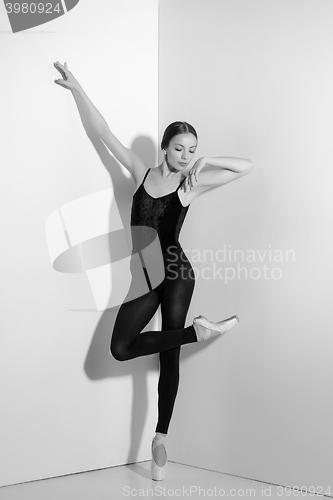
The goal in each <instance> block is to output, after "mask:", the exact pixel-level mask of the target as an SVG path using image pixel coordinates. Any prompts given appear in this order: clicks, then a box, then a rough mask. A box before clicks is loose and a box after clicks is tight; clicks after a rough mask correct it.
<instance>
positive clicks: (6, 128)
mask: <svg viewBox="0 0 333 500" xmlns="http://www.w3.org/2000/svg"><path fill="white" fill-rule="evenodd" d="M0 18H1V25H0V31H1V33H0V60H1V68H2V71H1V92H0V109H1V117H2V119H1V123H0V127H1V129H0V133H1V173H2V175H1V179H2V180H1V183H0V189H1V205H2V217H1V220H2V224H1V241H2V246H1V254H2V259H1V288H2V293H1V336H0V342H1V347H0V358H1V359H0V370H1V373H0V379H1V412H0V442H1V446H0V471H1V473H0V485H8V484H13V483H17V482H22V481H28V480H34V479H39V478H45V477H52V476H57V475H61V474H67V473H72V472H77V471H82V470H89V469H94V468H102V467H108V466H111V465H115V464H122V463H127V462H133V461H136V460H143V459H148V458H149V453H150V439H151V437H152V435H153V433H154V430H155V425H156V418H157V404H156V384H157V372H156V368H157V356H151V357H147V358H141V359H139V360H133V361H131V362H128V363H119V362H117V361H116V360H114V359H113V358H112V356H111V354H110V352H109V344H110V336H111V332H112V328H113V324H114V319H115V315H116V307H114V308H113V309H107V310H106V311H103V310H100V311H97V308H96V303H95V300H94V295H93V290H92V289H91V288H90V286H89V281H88V277H87V274H86V273H77V274H72V273H60V272H56V271H55V270H54V269H53V268H52V262H51V258H50V255H49V251H48V250H49V249H48V242H47V240H46V232H45V223H46V221H47V220H48V218H49V216H50V214H53V213H58V214H59V210H60V209H61V207H64V205H67V204H69V203H71V202H75V201H76V202H78V200H81V201H82V198H83V197H84V196H88V195H92V194H93V193H99V194H100V193H101V192H103V191H105V190H107V189H108V190H109V194H110V193H111V191H110V190H111V188H113V189H114V192H115V199H113V208H114V206H116V208H117V210H118V212H117V213H118V215H119V214H120V216H121V220H122V221H123V224H124V226H126V224H128V223H129V210H130V205H131V198H132V195H133V192H134V184H133V182H132V180H131V179H130V178H129V177H130V176H129V174H128V172H126V171H125V169H124V168H122V167H120V166H119V164H118V163H117V162H116V161H115V160H114V159H113V157H112V155H111V154H110V153H109V152H108V150H107V149H106V148H105V147H104V146H103V144H101V143H100V142H98V141H96V140H95V141H93V142H91V141H90V140H89V138H88V136H87V135H86V132H85V130H84V128H83V126H82V124H81V120H80V117H79V113H78V111H77V108H76V104H75V101H74V99H73V97H72V95H71V93H70V92H69V91H67V90H65V89H63V88H62V87H59V86H57V85H56V84H55V83H54V80H55V79H56V78H61V77H60V75H59V73H58V72H57V71H56V70H55V69H54V67H53V62H54V61H56V60H59V61H60V62H62V63H63V62H64V61H67V63H68V66H69V69H71V70H72V71H73V73H74V75H75V76H76V77H77V78H78V80H79V81H80V83H81V84H82V86H83V88H84V89H85V91H86V92H87V94H88V96H89V97H90V99H91V100H92V102H93V103H94V104H95V105H96V106H97V108H98V109H99V110H100V111H101V113H102V114H103V116H104V117H105V119H106V120H107V122H108V123H109V125H110V127H111V129H112V130H113V132H114V133H115V134H116V135H117V137H118V138H119V139H120V140H121V141H122V142H123V143H124V144H125V145H127V146H128V147H133V148H134V149H136V150H138V151H140V152H141V154H142V155H143V156H144V157H145V160H146V161H147V162H148V163H150V164H151V165H152V166H153V165H155V163H156V161H155V157H156V144H157V128H158V120H157V107H158V106H157V90H158V89H157V83H158V81H157V77H158V71H157V69H158V67H157V55H158V50H157V49H158V45H157V44H158V37H157V30H158V5H157V3H156V2H155V1H154V0H141V1H140V2H137V1H136V0H121V1H120V0H118V1H117V0H112V1H110V0H100V1H99V2H98V3H97V4H96V5H95V4H94V5H92V4H91V2H84V1H82V2H79V4H78V5H77V6H76V7H75V8H74V9H73V10H71V11H70V12H69V13H68V14H66V15H64V16H62V17H60V18H58V19H56V20H54V21H52V22H51V23H48V24H45V25H42V26H38V27H36V28H34V29H32V30H28V31H26V32H20V33H16V34H15V35H14V34H12V33H11V31H10V26H9V22H8V19H7V17H6V13H5V10H4V5H3V4H1V5H0ZM94 146H95V147H96V148H97V149H95V147H94ZM98 196H99V195H98ZM103 217H104V218H103V221H104V225H105V226H106V225H107V220H108V218H107V213H104V216H103ZM105 221H106V222H105ZM66 222H68V221H66V220H65V223H66ZM72 222H73V221H72ZM76 222H77V225H76ZM78 226H80V227H84V224H82V218H81V219H80V218H78V219H77V221H74V229H75V228H76V227H78ZM112 229H114V227H112V220H111V218H110V230H112ZM72 230H73V227H72ZM107 230H108V229H106V231H107ZM69 237H71V233H69ZM104 278H105V273H104ZM101 279H102V278H101ZM149 326H150V329H153V328H155V327H156V322H154V321H152V322H151V324H150V325H149ZM151 394H152V397H151Z"/></svg>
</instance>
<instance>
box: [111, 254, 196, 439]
mask: <svg viewBox="0 0 333 500" xmlns="http://www.w3.org/2000/svg"><path fill="white" fill-rule="evenodd" d="M180 256H181V259H180V258H178V259H177V263H176V264H175V262H174V260H172V261H168V260H167V259H166V260H165V277H164V280H163V281H162V283H160V284H159V285H158V286H157V287H156V288H153V289H152V288H151V285H150V282H149V279H148V280H147V283H148V286H149V291H148V292H147V293H145V294H143V295H141V296H139V297H137V298H135V299H132V300H126V299H127V298H128V297H130V296H131V295H130V294H131V292H133V290H134V288H135V285H136V283H135V278H134V275H133V273H132V283H131V286H130V290H129V292H128V294H127V297H126V298H125V300H124V302H123V304H122V305H121V306H120V309H119V311H118V314H117V317H116V321H115V325H114V329H113V334H112V339H111V353H112V355H113V356H114V358H115V359H117V360H119V361H125V360H129V359H133V358H137V357H139V356H146V355H149V354H155V353H160V355H159V357H160V376H159V382H158V422H157V426H156V432H162V433H164V434H167V432H168V427H169V423H170V420H171V416H172V411H173V407H174V403H175V399H176V395H177V391H178V384H179V356H180V346H181V345H183V344H189V343H192V342H196V341H197V337H196V333H195V330H194V327H193V325H191V326H188V327H187V328H184V325H185V320H186V315H187V311H188V308H189V305H190V302H191V298H192V294H193V290H194V285H195V278H194V275H193V269H192V266H191V264H190V262H189V261H188V259H187V258H186V256H185V254H184V253H183V252H182V250H181V251H180V254H179V255H178V257H180ZM159 305H160V306H161V315H162V330H161V331H148V332H143V333H141V331H142V330H143V328H144V327H145V326H146V325H147V324H148V323H149V321H150V320H151V318H152V317H153V316H154V314H155V312H156V311H157V308H158V306H159Z"/></svg>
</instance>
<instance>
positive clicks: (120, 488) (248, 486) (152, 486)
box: [0, 461, 319, 500]
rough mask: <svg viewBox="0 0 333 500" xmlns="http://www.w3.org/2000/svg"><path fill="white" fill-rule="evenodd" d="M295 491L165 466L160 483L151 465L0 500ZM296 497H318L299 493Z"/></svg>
mask: <svg viewBox="0 0 333 500" xmlns="http://www.w3.org/2000/svg"><path fill="white" fill-rule="evenodd" d="M295 494H297V492H293V491H292V490H289V489H285V488H283V487H279V486H276V485H271V484H268V483H262V482H260V481H255V480H250V479H245V478H241V477H237V476H231V475H229V474H222V473H218V472H213V471H208V470H205V469H199V468H196V467H190V466H187V465H182V464H178V463H174V462H169V464H168V474H167V477H166V479H165V480H164V481H152V480H151V478H150V461H147V462H140V463H136V464H132V465H123V466H118V467H111V468H109V469H103V470H97V471H91V472H82V473H80V474H72V475H69V476H62V477H57V478H52V479H45V480H41V481H33V482H29V483H23V484H18V485H13V486H6V487H2V488H0V500H54V499H59V500H67V499H68V500H69V499H70V500H74V499H75V500H76V499H77V500H88V499H89V500H104V499H107V500H121V499H125V498H137V497H139V498H162V499H164V498H192V499H193V498H195V499H197V498H207V497H208V498H223V497H234V498H257V499H262V498H265V497H266V498H269V499H270V500H272V499H273V500H275V499H286V498H289V499H290V498H294V497H295ZM297 496H299V497H300V498H302V499H303V498H306V499H307V498H309V499H310V498H312V499H313V498H319V497H314V496H313V495H311V494H310V493H309V494H305V492H302V493H301V492H299V495H297Z"/></svg>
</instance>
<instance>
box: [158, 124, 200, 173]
mask: <svg viewBox="0 0 333 500" xmlns="http://www.w3.org/2000/svg"><path fill="white" fill-rule="evenodd" d="M196 148H197V139H196V137H195V135H193V134H191V133H186V134H178V135H175V136H174V137H173V138H172V139H171V141H170V143H169V146H168V147H167V148H166V159H167V163H168V166H169V167H172V168H174V169H176V170H178V171H182V170H185V169H186V168H187V167H188V165H189V163H190V162H191V160H192V158H193V156H194V154H195V151H196Z"/></svg>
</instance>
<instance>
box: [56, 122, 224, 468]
mask: <svg viewBox="0 0 333 500" xmlns="http://www.w3.org/2000/svg"><path fill="white" fill-rule="evenodd" d="M83 123H84V128H85V130H86V132H87V135H88V137H89V139H90V140H91V142H92V144H93V146H94V148H95V149H96V152H97V154H98V155H99V157H100V159H101V161H102V163H103V165H104V166H105V168H106V169H107V171H108V173H109V174H110V177H111V181H112V185H113V192H112V197H111V198H112V202H111V208H110V213H109V214H108V217H109V221H108V227H109V228H111V229H108V230H109V231H110V230H111V231H113V229H119V228H121V232H120V231H114V232H116V233H119V234H122V245H123V247H126V252H127V256H128V257H129V254H130V251H129V249H130V248H131V228H130V213H131V206H132V197H133V194H134V186H133V180H132V178H128V177H126V176H125V175H124V172H123V170H122V168H121V167H120V165H119V164H118V162H117V161H116V160H115V159H114V157H113V156H112V155H111V153H110V152H109V150H108V148H107V147H106V146H105V145H104V143H103V142H102V141H101V139H100V138H99V137H98V136H96V134H95V133H94V132H93V131H91V130H89V125H88V124H87V123H85V122H83ZM131 149H132V151H134V152H135V153H136V154H137V155H138V156H139V157H140V158H141V159H142V160H143V161H144V162H145V163H146V164H147V165H148V166H149V167H151V168H154V166H155V165H154V162H155V151H156V148H155V146H154V144H153V141H152V140H151V139H150V138H149V137H144V136H141V137H138V138H137V139H135V140H134V141H133V144H132V146H131ZM106 191H108V192H109V190H106ZM102 193H103V192H102ZM97 194H98V193H97ZM109 194H110V193H108V195H109ZM73 203H75V202H73ZM73 203H72V204H68V206H69V205H73ZM103 206H104V205H103ZM108 206H110V205H108ZM79 208H81V205H80V207H79ZM115 210H116V212H117V214H116V215H117V217H116V218H117V224H118V226H117V227H116V228H114V220H115V217H114V216H115ZM64 216H66V212H65V211H64V210H62V217H63V219H64ZM79 221H80V222H79ZM64 222H65V223H64ZM62 223H63V227H62V231H64V232H65V233H66V238H67V244H69V247H68V246H67V248H68V249H69V251H72V250H75V249H77V252H76V253H75V252H74V253H72V254H71V257H70V259H69V260H68V261H67V263H66V265H67V268H66V269H67V270H65V272H73V270H71V269H73V266H74V267H76V270H75V271H74V272H83V271H84V269H85V266H84V264H86V260H85V258H84V257H85V255H83V257H82V248H81V249H80V243H79V244H76V245H75V246H74V247H73V246H71V241H72V235H73V234H74V233H75V230H76V228H77V225H78V224H80V223H81V224H83V225H85V224H86V219H85V216H84V215H82V212H81V211H80V209H78V211H77V212H76V214H75V215H74V216H72V222H71V223H70V220H69V218H67V219H66V220H65V221H64V220H63V221H62ZM70 224H72V231H70ZM97 224H98V222H97ZM95 225H96V221H95ZM105 227H106V226H105ZM97 232H98V231H97ZM105 232H106V230H105V231H104V233H105ZM109 234H110V235H112V232H111V233H109ZM124 235H125V237H124ZM102 236H103V237H108V236H109V235H108V234H104V235H102ZM99 237H100V235H99ZM94 239H95V247H94V249H93V250H92V253H93V254H94V259H96V256H97V257H98V258H99V259H100V258H101V254H103V249H102V251H101V252H100V251H99V250H100V249H99V248H98V242H99V241H101V240H97V238H94ZM81 240H82V236H81ZM73 241H74V236H73ZM78 241H79V240H78ZM118 241H120V240H112V238H111V239H110V238H109V239H105V238H104V240H103V246H104V247H106V246H108V248H107V250H108V251H107V252H104V254H105V255H104V257H103V258H104V259H107V258H108V259H109V260H108V262H106V260H104V264H105V263H107V264H108V265H102V264H101V263H100V264H99V266H100V267H97V268H96V267H95V269H90V270H88V271H87V276H88V279H89V280H90V284H91V285H92V284H93V282H94V280H95V284H96V283H99V284H100V283H101V281H102V282H103V279H104V280H105V276H104V278H103V277H102V278H101V274H99V275H98V273H100V272H101V271H100V270H101V269H102V270H103V272H104V273H105V272H106V273H107V274H108V278H107V282H106V287H104V288H106V289H108V288H107V285H108V284H109V283H112V284H115V283H116V286H115V287H114V288H115V290H113V289H112V287H111V289H112V292H111V295H112V294H114V292H116V295H117V288H118V287H119V288H120V287H122V288H124V284H123V282H124V281H125V282H126V280H124V278H123V276H124V275H125V274H126V272H125V271H124V262H125V261H126V259H122V260H121V259H118V260H117V262H113V261H112V258H111V259H110V256H111V257H112V255H113V254H114V251H115V249H114V247H115V246H117V244H118ZM124 242H125V243H124ZM83 243H86V242H83ZM115 243H116V245H115ZM96 244H97V246H96ZM111 244H112V245H113V248H111ZM120 246H121V245H120ZM104 250H105V248H104ZM118 257H119V256H118ZM111 262H112V271H111ZM119 262H120V263H122V267H121V268H120V269H118V273H119V274H118V275H117V273H115V272H114V269H115V268H116V265H117V264H119ZM80 266H81V271H80V270H78V268H79V267H80ZM59 267H60V265H59ZM54 268H55V269H57V266H56V263H55V262H54ZM127 268H128V269H127V274H128V275H129V258H128V259H127ZM58 270H60V269H59V268H58ZM89 273H92V274H91V275H89ZM94 273H97V275H96V274H95V275H94ZM111 274H112V276H111ZM129 283H130V281H129V282H128V286H127V288H126V289H124V293H123V299H124V298H125V295H126V293H127V291H128V289H129ZM104 284H105V283H104ZM156 286H157V285H156ZM153 288H155V286H153ZM108 290H110V288H109V289H108ZM147 291H148V290H147ZM144 293H145V292H144ZM109 295H110V293H109ZM140 295H143V293H141V294H140ZM118 296H119V293H118ZM95 299H96V298H95ZM107 301H108V303H110V304H114V305H111V306H110V307H108V306H106V307H99V308H98V310H104V312H103V314H102V316H101V318H100V321H99V323H98V325H97V327H96V330H95V332H94V335H93V338H92V340H91V344H90V347H89V350H88V353H87V357H86V360H85V363H84V370H85V373H86V375H87V377H88V378H89V379H90V380H100V379H103V378H107V377H122V378H123V377H124V376H130V377H131V378H132V384H133V402H132V419H131V445H130V449H129V451H128V456H127V462H128V463H131V462H135V461H136V459H137V456H138V450H139V447H140V442H141V436H142V433H143V429H144V425H145V421H146V417H147V408H148V382H147V375H148V373H149V371H152V370H157V369H158V364H159V363H158V356H157V355H150V356H143V357H139V358H135V359H132V360H128V361H124V362H119V361H117V360H116V359H115V358H114V357H113V356H112V355H111V352H110V341H111V336H112V332H113V328H114V324H115V320H116V316H117V313H118V311H119V308H120V305H121V303H122V300H120V301H117V298H116V300H115V301H114V300H113V301H112V300H111V301H110V300H109V299H107ZM72 311H73V310H72ZM80 311H81V312H87V310H83V309H81V310H77V309H76V310H75V312H80ZM156 315H158V316H157V318H158V319H160V307H159V308H158V310H157V311H156V314H154V315H153V317H152V318H151V319H150V321H149V322H148V324H147V325H146V327H144V329H143V330H142V331H150V330H156V328H154V325H153V322H154V323H155V321H154V320H155V319H156ZM158 323H159V325H160V324H161V321H158ZM187 323H188V325H189V324H191V321H190V322H187ZM188 325H186V324H185V326H188ZM157 329H158V330H160V329H161V328H160V326H159V327H158V328H157ZM214 340H216V339H213V340H212V341H214ZM208 344H210V343H206V342H200V344H190V345H186V346H184V347H185V351H182V356H181V359H182V360H184V359H187V358H188V357H190V356H191V355H193V354H195V353H196V352H197V351H199V350H201V349H204V348H205V347H207V346H208ZM156 399H157V388H156Z"/></svg>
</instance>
